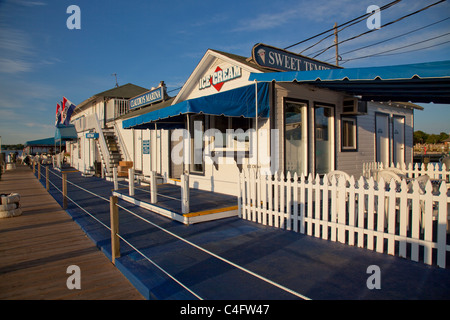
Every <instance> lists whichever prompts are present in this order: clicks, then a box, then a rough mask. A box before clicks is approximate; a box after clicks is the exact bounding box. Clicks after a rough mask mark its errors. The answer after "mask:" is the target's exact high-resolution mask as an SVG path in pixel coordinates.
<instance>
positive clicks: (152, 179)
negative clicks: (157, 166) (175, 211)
mask: <svg viewBox="0 0 450 320" xmlns="http://www.w3.org/2000/svg"><path fill="white" fill-rule="evenodd" d="M156 190H157V187H156V172H155V171H153V170H152V171H150V203H156V202H157V201H158V200H157V195H156Z"/></svg>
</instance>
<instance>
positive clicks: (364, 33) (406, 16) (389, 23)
mask: <svg viewBox="0 0 450 320" xmlns="http://www.w3.org/2000/svg"><path fill="white" fill-rule="evenodd" d="M444 1H446V0H440V1H438V2H435V3H433V4H430V5H428V6H426V7H424V8H422V9H419V10H417V11H414V12H412V13H409V14H407V15H405V16H403V17H400V18H398V19H396V20H394V21H391V22H388V23H386V24H384V25H382V26H381V27H380V28H379V29H371V30H369V31H366V32H363V33H360V34H359V35H356V36H353V37H351V38H348V39H345V40H342V41H340V42H339V43H337V44H333V45H331V46H328V47H327V48H325V49H322V50H319V51H320V53H318V54H316V55H315V56H313V58H316V57H318V56H320V55H321V54H322V53H324V52H325V51H327V50H328V49H330V48H332V47H334V46H335V45H339V44H342V43H344V42H347V41H350V40H354V39H356V38H359V37H361V36H364V35H366V34H369V33H371V32H374V31H377V30H380V29H381V28H384V27H387V26H389V25H392V24H394V23H396V22H399V21H401V20H403V19H406V18H409V17H411V16H413V15H416V14H418V13H420V12H422V11H425V10H427V9H429V8H431V7H433V6H435V5H437V4H439V3H441V2H444ZM316 52H318V51H316ZM313 54H314V53H313Z"/></svg>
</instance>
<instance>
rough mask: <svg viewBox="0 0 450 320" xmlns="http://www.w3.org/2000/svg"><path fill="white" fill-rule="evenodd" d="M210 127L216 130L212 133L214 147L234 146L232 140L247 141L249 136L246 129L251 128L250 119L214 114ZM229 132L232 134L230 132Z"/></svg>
mask: <svg viewBox="0 0 450 320" xmlns="http://www.w3.org/2000/svg"><path fill="white" fill-rule="evenodd" d="M212 128H214V129H216V130H217V131H216V132H215V133H214V148H234V146H235V142H234V141H238V142H248V141H249V139H250V137H249V133H248V131H247V130H248V129H250V128H251V119H249V118H243V117H225V116H214V119H213V125H212ZM227 130H228V132H227ZM230 132H232V133H233V134H230ZM227 133H228V134H227Z"/></svg>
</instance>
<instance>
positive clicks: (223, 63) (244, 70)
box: [173, 49, 262, 104]
mask: <svg viewBox="0 0 450 320" xmlns="http://www.w3.org/2000/svg"><path fill="white" fill-rule="evenodd" d="M233 57H234V55H231V54H226V53H221V52H218V51H215V50H211V49H209V50H208V51H207V52H206V53H205V55H204V56H203V58H202V59H201V60H200V62H199V64H198V65H197V67H196V68H195V69H194V71H193V72H192V74H191V75H190V76H189V78H188V80H187V81H186V83H185V84H184V85H183V87H182V89H181V90H180V92H179V93H178V95H177V96H176V98H175V99H174V101H173V104H176V103H179V102H182V101H185V100H188V99H193V98H198V97H202V96H208V95H211V94H215V93H218V92H224V91H227V90H231V89H235V88H239V87H242V86H245V85H248V84H251V83H254V82H253V81H249V80H248V78H249V75H250V73H251V72H262V71H261V69H260V68H259V67H258V66H257V65H256V64H255V66H254V67H252V66H251V63H250V62H247V61H244V62H247V63H244V62H242V60H243V59H245V58H242V59H237V58H233ZM236 57H238V56H236Z"/></svg>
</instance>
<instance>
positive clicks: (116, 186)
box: [113, 167, 119, 190]
mask: <svg viewBox="0 0 450 320" xmlns="http://www.w3.org/2000/svg"><path fill="white" fill-rule="evenodd" d="M113 181H114V190H117V189H119V182H118V181H117V168H116V167H114V168H113Z"/></svg>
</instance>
